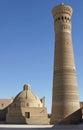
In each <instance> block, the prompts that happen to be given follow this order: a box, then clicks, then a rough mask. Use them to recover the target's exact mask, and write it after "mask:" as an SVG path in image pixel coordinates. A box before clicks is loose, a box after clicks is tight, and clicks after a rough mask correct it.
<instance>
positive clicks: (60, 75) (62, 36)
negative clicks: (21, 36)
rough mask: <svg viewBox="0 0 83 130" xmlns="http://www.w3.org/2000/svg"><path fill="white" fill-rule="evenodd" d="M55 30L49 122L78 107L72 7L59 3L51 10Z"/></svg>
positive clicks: (63, 116) (57, 120) (56, 120)
mask: <svg viewBox="0 0 83 130" xmlns="http://www.w3.org/2000/svg"><path fill="white" fill-rule="evenodd" d="M52 14H53V17H54V31H55V53H54V75H53V97H52V117H51V123H56V122H59V121H61V120H63V119H64V118H66V117H67V116H69V115H71V114H72V113H73V112H75V111H76V110H78V109H79V108H80V105H79V99H78V88H77V87H78V85H77V78H76V69H75V63H74V54H73V47H72V36H71V16H72V8H71V7H70V6H67V5H64V4H60V5H59V6H56V7H55V8H53V10H52Z"/></svg>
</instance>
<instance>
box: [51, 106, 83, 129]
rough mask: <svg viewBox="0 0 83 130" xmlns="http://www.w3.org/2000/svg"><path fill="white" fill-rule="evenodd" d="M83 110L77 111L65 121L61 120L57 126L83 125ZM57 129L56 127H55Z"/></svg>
mask: <svg viewBox="0 0 83 130" xmlns="http://www.w3.org/2000/svg"><path fill="white" fill-rule="evenodd" d="M82 110H83V107H82V108H80V109H79V110H77V111H75V112H74V113H72V114H71V115H69V116H68V117H66V118H65V119H63V120H61V121H60V122H58V123H56V124H55V125H74V124H80V123H82V121H83V120H82ZM53 127H55V126H53Z"/></svg>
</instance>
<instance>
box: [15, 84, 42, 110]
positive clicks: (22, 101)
mask: <svg viewBox="0 0 83 130" xmlns="http://www.w3.org/2000/svg"><path fill="white" fill-rule="evenodd" d="M30 88H31V87H30V85H29V84H25V85H24V87H23V91H22V92H20V93H19V94H18V95H17V96H16V97H15V99H14V102H13V103H14V104H16V106H24V107H43V104H42V102H41V100H40V99H39V97H38V96H37V95H35V94H34V93H33V92H32V91H31V89H30Z"/></svg>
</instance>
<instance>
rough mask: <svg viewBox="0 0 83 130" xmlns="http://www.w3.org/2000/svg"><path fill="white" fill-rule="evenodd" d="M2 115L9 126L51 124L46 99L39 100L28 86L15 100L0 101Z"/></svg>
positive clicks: (0, 119)
mask: <svg viewBox="0 0 83 130" xmlns="http://www.w3.org/2000/svg"><path fill="white" fill-rule="evenodd" d="M0 113H1V114H0V121H3V122H4V123H7V124H49V118H48V114H47V109H46V108H45V97H43V98H42V99H39V97H38V96H37V95H35V94H34V93H33V92H32V91H31V87H30V85H27V84H25V85H24V87H23V91H22V92H20V93H19V94H18V95H17V96H16V97H15V98H11V99H4V100H3V99H0Z"/></svg>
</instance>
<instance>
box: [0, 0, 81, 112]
mask: <svg viewBox="0 0 83 130" xmlns="http://www.w3.org/2000/svg"><path fill="white" fill-rule="evenodd" d="M62 2H64V3H65V4H68V5H70V6H72V8H73V16H72V39H73V47H74V55H75V63H76V68H77V79H78V87H79V98H80V100H81V101H83V60H82V59H83V44H82V41H83V15H82V12H83V1H76V0H63V1H62V0H0V98H11V97H12V96H16V95H17V94H18V93H19V92H20V91H22V89H23V85H24V84H26V83H29V84H30V85H31V88H32V91H33V92H34V93H36V94H37V95H38V96H39V97H40V98H41V97H43V96H45V97H46V107H47V108H48V112H50V111H51V104H52V101H51V100H52V82H53V60H54V23H53V17H52V13H51V11H52V8H53V7H54V6H56V5H58V4H60V3H62Z"/></svg>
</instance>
